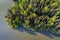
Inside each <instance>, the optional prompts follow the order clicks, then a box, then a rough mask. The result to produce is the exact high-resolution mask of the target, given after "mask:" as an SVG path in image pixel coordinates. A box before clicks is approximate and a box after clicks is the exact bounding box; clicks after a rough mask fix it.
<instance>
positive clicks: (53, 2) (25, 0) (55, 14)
mask: <svg viewBox="0 0 60 40" xmlns="http://www.w3.org/2000/svg"><path fill="white" fill-rule="evenodd" d="M5 17H6V21H7V23H8V24H9V25H10V27H12V28H18V27H20V25H23V26H24V27H26V28H31V29H35V30H48V31H51V32H53V33H56V34H60V1H59V0H13V2H12V6H11V9H8V13H7V15H6V16H5Z"/></svg>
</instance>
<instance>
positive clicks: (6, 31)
mask: <svg viewBox="0 0 60 40" xmlns="http://www.w3.org/2000/svg"><path fill="white" fill-rule="evenodd" d="M11 2H12V1H11V0H0V40H60V37H55V36H52V37H53V38H51V37H49V36H47V35H44V34H42V33H37V32H35V33H36V34H37V35H31V34H29V33H28V32H31V33H32V34H33V31H28V30H26V29H25V31H23V32H21V31H18V30H13V29H10V28H9V27H8V25H7V24H6V22H5V17H4V16H5V15H6V13H7V9H8V8H10V6H11ZM23 29H24V28H23ZM20 30H22V28H21V29H20ZM26 31H27V32H26ZM49 34H50V33H49Z"/></svg>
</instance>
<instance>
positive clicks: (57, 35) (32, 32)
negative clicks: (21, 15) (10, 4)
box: [14, 26, 60, 38]
mask: <svg viewBox="0 0 60 40" xmlns="http://www.w3.org/2000/svg"><path fill="white" fill-rule="evenodd" d="M14 30H18V31H20V32H27V33H29V34H31V35H37V34H36V32H37V33H40V34H43V35H46V36H48V37H50V38H54V37H53V36H55V37H60V34H53V33H52V32H50V31H46V30H44V31H40V30H35V31H32V30H29V29H27V28H25V27H23V26H22V27H20V28H17V29H14Z"/></svg>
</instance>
